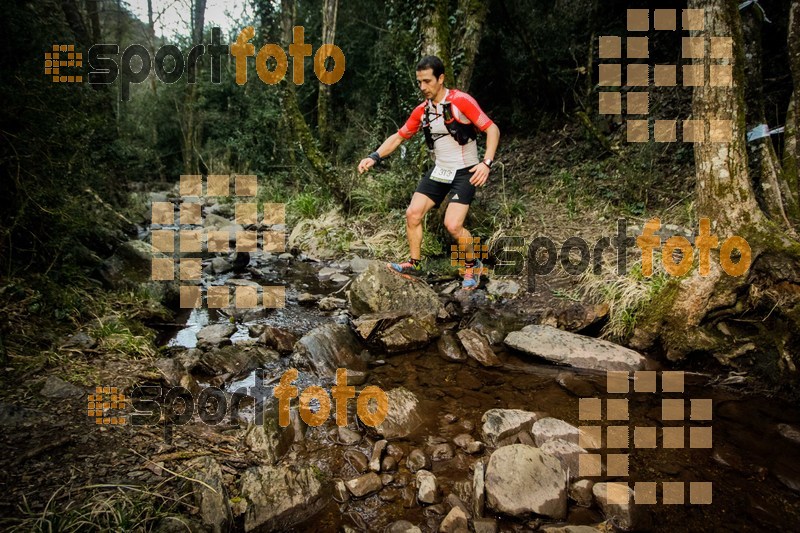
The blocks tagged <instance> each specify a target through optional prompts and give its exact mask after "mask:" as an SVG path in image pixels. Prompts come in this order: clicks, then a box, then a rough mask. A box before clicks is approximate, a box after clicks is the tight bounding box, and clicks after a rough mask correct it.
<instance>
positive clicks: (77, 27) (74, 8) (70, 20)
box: [61, 0, 93, 50]
mask: <svg viewBox="0 0 800 533" xmlns="http://www.w3.org/2000/svg"><path fill="white" fill-rule="evenodd" d="M61 10H62V11H63V12H64V18H66V19H67V24H68V25H69V27H70V29H71V30H72V33H73V34H74V35H75V40H76V41H78V43H77V44H79V45H81V47H82V48H83V49H84V50H87V49H88V48H89V47H90V46H91V45H92V44H93V43H92V42H91V39H90V37H89V32H88V31H87V30H86V24H85V23H84V22H83V17H81V12H80V10H79V9H78V4H76V3H75V0H61Z"/></svg>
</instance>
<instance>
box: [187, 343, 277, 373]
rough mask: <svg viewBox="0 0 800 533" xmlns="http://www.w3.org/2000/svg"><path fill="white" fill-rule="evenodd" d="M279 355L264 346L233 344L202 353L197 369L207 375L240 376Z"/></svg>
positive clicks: (275, 358) (273, 359)
mask: <svg viewBox="0 0 800 533" xmlns="http://www.w3.org/2000/svg"><path fill="white" fill-rule="evenodd" d="M279 357H280V355H279V354H278V352H276V351H274V350H270V349H269V348H266V347H264V346H255V345H243V344H235V345H231V346H223V347H222V348H218V349H215V350H209V351H207V352H205V353H203V355H202V356H201V357H200V361H199V364H198V369H199V370H200V371H201V372H202V373H204V374H207V375H209V376H217V375H220V374H231V375H232V376H241V375H244V374H246V373H248V372H250V371H252V370H255V369H256V368H258V367H260V366H262V365H264V363H267V362H268V361H275V360H277V359H278V358H279Z"/></svg>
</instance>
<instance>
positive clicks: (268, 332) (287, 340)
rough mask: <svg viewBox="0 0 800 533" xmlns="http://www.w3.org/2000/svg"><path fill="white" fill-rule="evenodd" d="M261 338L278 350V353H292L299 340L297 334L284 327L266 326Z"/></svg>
mask: <svg viewBox="0 0 800 533" xmlns="http://www.w3.org/2000/svg"><path fill="white" fill-rule="evenodd" d="M259 340H260V341H261V342H263V343H264V344H266V345H267V346H269V347H270V348H274V349H275V350H277V351H278V353H281V354H287V353H292V350H293V349H294V344H295V343H296V342H297V335H295V334H294V333H292V332H291V331H288V330H285V329H283V328H278V327H275V326H264V331H263V332H262V333H261V335H260V337H259Z"/></svg>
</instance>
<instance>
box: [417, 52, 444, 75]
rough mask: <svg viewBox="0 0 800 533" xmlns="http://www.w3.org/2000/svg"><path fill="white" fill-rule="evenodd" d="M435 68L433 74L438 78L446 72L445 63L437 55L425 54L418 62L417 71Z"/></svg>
mask: <svg viewBox="0 0 800 533" xmlns="http://www.w3.org/2000/svg"><path fill="white" fill-rule="evenodd" d="M428 69H431V70H433V76H434V77H435V78H436V79H437V80H438V79H439V76H441V75H442V74H444V63H442V60H441V59H439V58H438V57H436V56H425V57H423V58H422V59H420V61H419V63H417V71H420V70H428Z"/></svg>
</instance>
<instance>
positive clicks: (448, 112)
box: [422, 101, 478, 150]
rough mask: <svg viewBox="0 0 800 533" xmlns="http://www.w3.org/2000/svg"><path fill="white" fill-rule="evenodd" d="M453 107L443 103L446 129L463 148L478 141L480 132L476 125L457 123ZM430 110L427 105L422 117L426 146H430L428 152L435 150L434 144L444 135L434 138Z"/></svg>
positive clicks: (449, 103)
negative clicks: (471, 142)
mask: <svg viewBox="0 0 800 533" xmlns="http://www.w3.org/2000/svg"><path fill="white" fill-rule="evenodd" d="M451 106H452V102H446V101H445V102H442V115H443V118H444V127H445V128H447V132H448V133H449V134H450V136H451V137H453V139H455V141H456V142H457V143H458V144H460V145H461V146H463V145H465V144H467V143H468V142H470V141H474V140H475V139H477V138H478V130H477V129H476V128H475V125H474V124H472V123H469V124H464V123H462V122H459V121H457V120H456V117H454V116H453V110H452V108H451ZM429 110H430V107H429V106H428V105H427V104H426V105H425V112H424V113H423V115H422V132H423V134H424V135H425V144H427V145H428V150H433V144H434V143H435V142H436V141H437V140H438V139H439V138H441V137H442V136H443V135H442V134H439V137H437V138H436V139H434V138H433V135H434V134H433V132H432V131H431V121H430V118H428V113H429Z"/></svg>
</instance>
